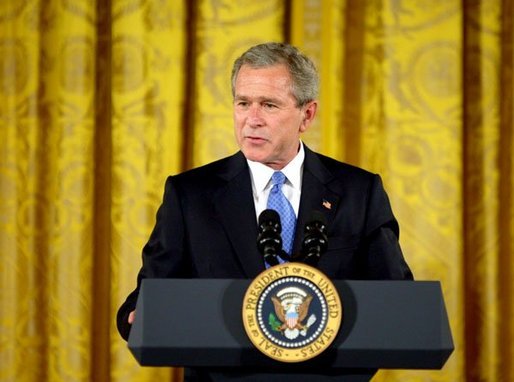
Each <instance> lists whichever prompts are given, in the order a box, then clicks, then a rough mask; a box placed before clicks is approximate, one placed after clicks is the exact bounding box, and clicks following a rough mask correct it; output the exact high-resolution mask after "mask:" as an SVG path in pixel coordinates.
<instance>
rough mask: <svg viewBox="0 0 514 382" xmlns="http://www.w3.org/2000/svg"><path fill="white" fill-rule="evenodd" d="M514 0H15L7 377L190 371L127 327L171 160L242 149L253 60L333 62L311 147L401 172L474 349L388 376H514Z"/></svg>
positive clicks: (3, 248)
mask: <svg viewBox="0 0 514 382" xmlns="http://www.w3.org/2000/svg"><path fill="white" fill-rule="evenodd" d="M513 24H514V8H513V1H512V0H487V1H486V0H470V1H461V0H446V1H416V2H407V1H403V2H402V1H394V0H373V1H359V0H315V1H305V0H298V1H296V0H293V1H279V0H266V1H263V2H255V1H237V2H232V1H215V0H198V1H185V0H182V1H171V0H142V1H135V0H105V1H104V0H102V1H100V0H97V1H85V0H52V1H41V0H5V1H1V2H0V382H3V381H6V382H7V381H9V382H11V381H16V382H18V381H26V382H36V381H37V382H40V381H95V382H96V381H100V382H102V381H134V382H142V381H154V380H158V381H180V380H182V378H183V370H182V369H181V368H142V367H140V366H139V365H138V364H137V362H136V361H135V359H134V357H133V356H132V355H131V354H130V352H129V350H128V349H127V345H126V343H125V342H124V341H123V340H122V339H121V338H120V336H119V335H118V333H117V331H116V327H115V314H116V311H117V308H118V307H119V305H120V304H121V303H122V302H123V300H124V298H125V297H126V296H127V294H128V293H129V292H130V291H131V290H132V289H133V288H134V287H135V282H136V274H137V271H138V269H139V267H140V265H141V255H140V253H141V248H142V246H143V245H144V243H145V242H146V240H147V238H148V235H149V233H150V231H151V229H152V227H153V225H154V222H155V213H156V210H157V207H158V206H159V204H160V202H161V199H162V195H163V191H164V189H163V187H164V182H165V179H166V177H167V176H168V175H171V174H176V173H178V172H180V171H183V170H186V169H189V168H192V167H195V166H199V165H202V164H205V163H207V162H210V161H213V160H216V159H218V158H221V157H223V156H226V155H230V154H232V153H233V152H235V151H236V150H237V146H236V144H235V139H234V133H233V127H232V125H233V122H232V99H231V97H232V96H231V89H230V70H231V63H232V62H233V61H234V59H235V58H236V57H238V56H239V55H240V54H241V53H242V52H243V51H244V50H245V49H246V48H248V46H250V45H253V44H257V43H261V42H266V41H272V40H273V41H288V42H291V43H293V44H294V45H297V46H299V47H300V48H302V50H304V51H305V52H306V53H307V54H308V55H309V56H311V57H312V58H313V60H314V61H315V63H316V65H317V66H318V69H319V72H320V77H321V89H320V108H319V110H318V116H317V120H316V122H315V124H314V125H313V126H312V127H311V129H310V130H309V131H308V132H307V133H306V134H305V136H304V140H305V142H306V143H307V145H309V147H311V148H313V149H315V150H318V151H320V152H322V153H324V154H326V155H330V156H333V157H335V158H337V159H340V160H344V161H346V162H349V163H352V164H356V165H359V166H362V167H364V168H366V169H368V170H370V171H373V172H377V173H379V174H380V175H381V176H382V178H383V180H384V184H385V186H386V189H387V191H388V194H389V197H390V199H391V203H392V206H393V210H394V211H395V214H396V216H397V218H398V220H399V222H400V227H401V238H400V241H401V245H402V249H403V252H404V254H405V257H406V258H407V261H408V262H409V264H410V265H411V268H412V269H413V272H414V275H415V277H416V279H418V280H439V281H441V285H442V288H443V293H444V298H445V302H446V307H447V310H448V314H449V317H450V325H451V328H452V334H453V338H454V342H455V345H456V349H455V351H454V353H453V354H452V355H451V357H450V359H449V361H448V362H447V363H446V365H445V366H444V368H443V369H442V370H437V371H426V370H409V371H399V370H382V371H380V372H379V373H378V374H377V376H376V377H375V378H374V379H373V380H374V381H388V382H389V381H448V382H449V381H452V382H453V381H491V382H498V381H500V382H502V381H505V382H508V381H512V380H514V368H513V366H512V358H513V357H514V321H513V320H512V319H511V317H512V316H513V314H514V304H513V299H512V296H513V295H514V282H513V281H512V279H513V276H514V257H513V256H512V253H513V250H514V200H513V198H514V165H513V158H514V157H513V155H512V152H513V149H514V112H513V110H514V94H513V93H514V76H513V66H514V53H513V43H514V26H513Z"/></svg>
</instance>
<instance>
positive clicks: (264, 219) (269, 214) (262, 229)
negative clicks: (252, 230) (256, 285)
mask: <svg viewBox="0 0 514 382" xmlns="http://www.w3.org/2000/svg"><path fill="white" fill-rule="evenodd" d="M281 232H282V225H281V224H280V216H279V215H278V213H277V211H275V210H270V209H268V210H264V211H262V212H261V214H260V215H259V235H258V236H257V248H258V249H259V251H260V252H261V254H262V255H263V257H264V261H265V262H266V263H268V264H269V265H271V266H273V265H277V264H278V263H279V262H278V258H277V255H279V256H280V255H281V252H282V237H281V236H280V233H281Z"/></svg>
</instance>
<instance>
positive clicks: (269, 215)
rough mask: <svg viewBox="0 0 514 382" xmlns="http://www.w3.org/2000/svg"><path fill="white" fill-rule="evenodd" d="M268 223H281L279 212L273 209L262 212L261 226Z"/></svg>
mask: <svg viewBox="0 0 514 382" xmlns="http://www.w3.org/2000/svg"><path fill="white" fill-rule="evenodd" d="M268 221H272V222H277V223H280V216H279V214H278V212H277V211H275V210H271V209H267V210H264V211H262V212H261V214H260V215H259V225H262V224H263V223H265V222H268Z"/></svg>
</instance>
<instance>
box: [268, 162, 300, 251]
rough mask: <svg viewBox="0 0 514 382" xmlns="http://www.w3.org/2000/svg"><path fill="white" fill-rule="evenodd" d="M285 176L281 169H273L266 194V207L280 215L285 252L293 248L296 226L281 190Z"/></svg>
mask: <svg viewBox="0 0 514 382" xmlns="http://www.w3.org/2000/svg"><path fill="white" fill-rule="evenodd" d="M285 181H286V176H285V175H284V174H283V173H282V172H281V171H275V172H274V173H273V176H272V177H271V182H272V184H273V187H272V188H271V190H270V193H269V196H268V206H267V207H268V208H269V209H272V210H275V211H277V212H278V214H279V215H280V223H281V224H282V234H281V236H282V248H283V249H284V251H285V252H286V253H287V254H289V255H290V254H291V252H292V250H293V237H294V232H295V228H296V216H295V214H294V210H293V207H292V206H291V203H289V200H287V198H286V196H285V195H284V193H283V192H282V185H283V184H284V183H285Z"/></svg>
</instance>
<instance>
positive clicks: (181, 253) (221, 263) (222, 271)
mask: <svg viewBox="0 0 514 382" xmlns="http://www.w3.org/2000/svg"><path fill="white" fill-rule="evenodd" d="M324 202H325V205H327V206H329V208H327V207H325V206H324V205H323V204H324ZM326 202H328V203H326ZM313 210H319V211H321V212H322V213H324V214H325V216H326V221H327V230H328V249H327V251H326V253H325V254H324V255H323V257H322V258H321V260H320V261H319V263H318V268H319V269H320V270H321V271H323V272H324V273H325V274H327V275H328V276H329V277H331V278H333V279H376V280H378V279H412V274H411V272H410V269H409V267H408V266H407V264H406V262H405V261H404V258H403V256H402V253H401V250H400V246H399V244H398V235H399V230H398V223H397V221H396V219H395V218H394V216H393V213H392V211H391V207H390V204H389V200H388V198H387V195H386V193H385V191H384V189H383V186H382V182H381V180H380V177H379V176H378V175H376V174H372V173H369V172H367V171H365V170H362V169H360V168H357V167H353V166H350V165H348V164H344V163H341V162H338V161H335V160H333V159H331V158H328V157H325V156H322V155H320V154H317V153H314V152H312V151H311V150H309V149H308V148H307V147H305V162H304V171H303V181H302V194H301V200H300V209H299V213H298V221H297V231H296V235H295V240H294V244H293V253H298V252H299V250H300V248H301V243H302V239H303V228H304V226H305V224H306V223H307V222H308V221H309V218H310V216H311V214H312V211H313ZM257 234H258V227H257V222H256V212H255V207H254V202H253V197H252V186H251V179H250V172H249V168H248V164H247V162H246V159H245V157H244V156H243V154H242V153H241V152H238V153H236V154H235V155H233V156H230V157H227V158H224V159H221V160H219V161H216V162H213V163H211V164H208V165H206V166H203V167H199V168H196V169H193V170H190V171H187V172H184V173H182V174H179V175H176V176H170V177H169V178H168V179H167V181H166V187H165V192H164V199H163V202H162V205H161V207H160V208H159V211H158V213H157V222H156V225H155V228H154V230H153V232H152V234H151V236H150V239H149V241H148V243H147V244H146V246H145V247H144V249H143V266H142V268H141V270H140V272H139V275H138V279H137V287H136V289H135V290H134V291H133V292H132V293H131V294H130V295H129V296H128V298H127V300H126V301H125V303H124V304H123V305H122V306H121V308H120V310H119V311H118V318H117V323H118V329H119V331H120V333H121V335H122V337H123V338H125V339H127V338H128V334H129V331H130V326H129V325H128V324H127V318H128V314H129V312H130V311H132V310H134V309H135V306H136V300H137V297H138V291H139V287H140V285H141V280H142V279H143V278H147V277H150V278H169V277H174V278H254V277H255V276H257V275H258V274H259V273H260V272H262V271H263V270H264V262H263V259H262V256H261V254H260V253H259V252H258V250H257V246H256V238H257Z"/></svg>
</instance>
